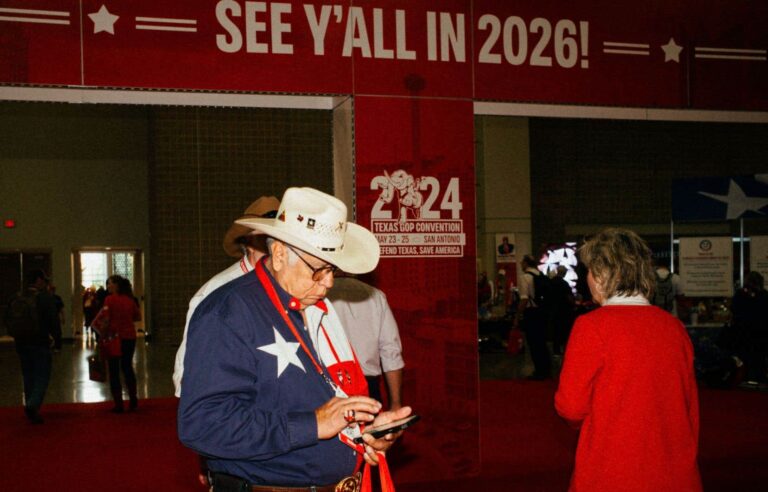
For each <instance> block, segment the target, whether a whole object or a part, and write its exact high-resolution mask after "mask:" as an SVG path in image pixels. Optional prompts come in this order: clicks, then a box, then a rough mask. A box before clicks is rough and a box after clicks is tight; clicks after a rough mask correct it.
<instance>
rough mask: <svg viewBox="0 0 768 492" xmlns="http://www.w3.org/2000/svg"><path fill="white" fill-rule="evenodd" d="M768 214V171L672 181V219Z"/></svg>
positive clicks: (706, 218) (702, 218)
mask: <svg viewBox="0 0 768 492" xmlns="http://www.w3.org/2000/svg"><path fill="white" fill-rule="evenodd" d="M766 216H768V174H755V175H754V176H735V177H724V178H694V179H676V180H674V181H673V182H672V219H673V220H731V219H738V218H741V217H745V218H746V217H766Z"/></svg>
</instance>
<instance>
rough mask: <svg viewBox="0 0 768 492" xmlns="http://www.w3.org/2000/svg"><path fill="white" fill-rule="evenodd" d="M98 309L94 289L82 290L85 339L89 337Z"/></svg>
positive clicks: (92, 287)
mask: <svg viewBox="0 0 768 492" xmlns="http://www.w3.org/2000/svg"><path fill="white" fill-rule="evenodd" d="M99 309H101V306H100V305H99V300H98V297H97V296H96V287H95V286H91V287H88V288H87V289H85V290H83V326H84V327H85V335H86V338H90V337H91V334H92V331H91V324H93V318H95V317H96V315H97V314H99Z"/></svg>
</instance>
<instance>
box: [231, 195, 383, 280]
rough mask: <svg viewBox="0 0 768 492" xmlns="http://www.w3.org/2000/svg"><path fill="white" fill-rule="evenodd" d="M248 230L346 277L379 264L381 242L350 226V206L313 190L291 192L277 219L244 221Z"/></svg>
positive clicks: (362, 229)
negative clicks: (279, 243) (336, 269)
mask: <svg viewBox="0 0 768 492" xmlns="http://www.w3.org/2000/svg"><path fill="white" fill-rule="evenodd" d="M235 222H236V223H237V224H240V225H243V226H246V227H249V228H251V229H253V230H254V231H256V232H257V233H258V232H260V233H263V234H266V235H267V236H271V237H273V238H275V239H278V240H280V241H283V242H285V243H287V244H290V245H291V246H295V247H297V248H299V249H301V250H302V251H305V252H306V253H308V254H310V255H312V256H315V257H317V258H320V259H321V260H323V261H326V262H328V263H330V264H331V265H335V266H337V267H339V268H340V269H341V270H343V271H345V272H347V273H355V274H362V273H368V272H370V271H371V270H373V269H374V268H376V265H377V264H378V263H379V242H378V241H377V240H376V236H374V235H373V233H371V231H369V230H368V229H366V228H365V227H362V226H359V225H357V224H354V223H352V222H347V206H346V205H344V203H343V202H342V201H341V200H339V199H338V198H336V197H333V196H331V195H328V194H325V193H323V192H321V191H318V190H315V189H312V188H288V189H287V190H285V194H283V199H282V200H281V201H280V208H279V209H278V211H277V216H276V217H275V218H274V219H264V218H242V219H238V220H236V221H235Z"/></svg>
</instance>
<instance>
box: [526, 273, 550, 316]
mask: <svg viewBox="0 0 768 492" xmlns="http://www.w3.org/2000/svg"><path fill="white" fill-rule="evenodd" d="M526 274H527V275H530V276H531V277H533V291H534V292H533V302H534V303H536V307H540V308H543V307H547V302H549V300H550V298H551V293H550V290H551V289H550V280H549V277H547V276H546V275H544V274H543V273H541V272H539V274H538V275H534V274H532V273H530V272H527V273H526Z"/></svg>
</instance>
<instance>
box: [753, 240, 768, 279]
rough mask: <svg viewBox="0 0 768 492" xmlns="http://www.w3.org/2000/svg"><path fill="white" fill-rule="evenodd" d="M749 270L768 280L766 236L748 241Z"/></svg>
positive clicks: (767, 241) (767, 245)
mask: <svg viewBox="0 0 768 492" xmlns="http://www.w3.org/2000/svg"><path fill="white" fill-rule="evenodd" d="M749 270H750V271H752V272H759V273H760V275H762V276H763V278H768V236H752V237H751V238H750V239H749Z"/></svg>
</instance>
